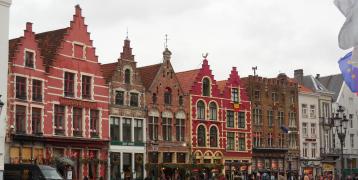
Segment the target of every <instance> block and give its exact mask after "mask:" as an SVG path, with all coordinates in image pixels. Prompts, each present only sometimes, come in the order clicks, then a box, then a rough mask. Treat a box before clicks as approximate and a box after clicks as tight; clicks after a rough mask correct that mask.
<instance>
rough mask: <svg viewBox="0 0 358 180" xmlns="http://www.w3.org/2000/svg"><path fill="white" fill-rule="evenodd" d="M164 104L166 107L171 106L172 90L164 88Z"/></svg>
mask: <svg viewBox="0 0 358 180" xmlns="http://www.w3.org/2000/svg"><path fill="white" fill-rule="evenodd" d="M164 104H166V105H170V104H172V90H171V89H170V88H169V87H167V88H165V92H164Z"/></svg>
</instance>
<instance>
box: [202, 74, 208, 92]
mask: <svg viewBox="0 0 358 180" xmlns="http://www.w3.org/2000/svg"><path fill="white" fill-rule="evenodd" d="M202 83H203V88H202V90H203V96H210V80H209V78H204V79H203V82H202Z"/></svg>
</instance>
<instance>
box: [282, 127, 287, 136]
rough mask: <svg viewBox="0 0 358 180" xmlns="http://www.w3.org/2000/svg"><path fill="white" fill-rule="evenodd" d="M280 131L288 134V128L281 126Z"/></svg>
mask: <svg viewBox="0 0 358 180" xmlns="http://www.w3.org/2000/svg"><path fill="white" fill-rule="evenodd" d="M281 130H282V131H283V132H284V133H286V134H287V133H288V128H287V127H285V126H281Z"/></svg>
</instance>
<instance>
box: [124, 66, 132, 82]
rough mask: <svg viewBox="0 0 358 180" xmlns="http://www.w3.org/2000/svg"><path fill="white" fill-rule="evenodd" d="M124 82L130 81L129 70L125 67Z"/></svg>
mask: <svg viewBox="0 0 358 180" xmlns="http://www.w3.org/2000/svg"><path fill="white" fill-rule="evenodd" d="M124 83H126V84H130V83H131V70H130V69H126V70H125V71H124Z"/></svg>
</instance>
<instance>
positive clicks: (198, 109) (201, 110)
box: [196, 100, 206, 120]
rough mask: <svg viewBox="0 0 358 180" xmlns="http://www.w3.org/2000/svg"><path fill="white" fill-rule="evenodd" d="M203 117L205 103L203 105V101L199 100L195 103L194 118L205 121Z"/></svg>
mask: <svg viewBox="0 0 358 180" xmlns="http://www.w3.org/2000/svg"><path fill="white" fill-rule="evenodd" d="M199 103H200V104H199ZM199 105H200V106H199ZM205 115H206V113H205V103H204V101H202V100H199V101H198V102H197V103H196V118H197V119H200V120H205Z"/></svg>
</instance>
